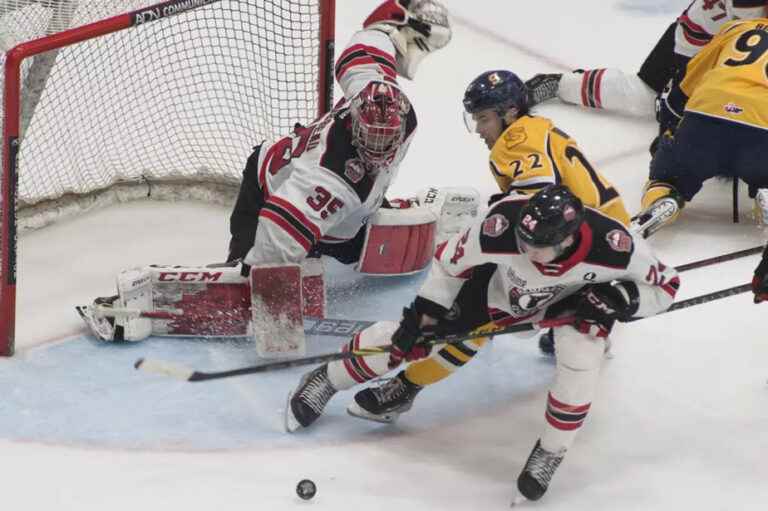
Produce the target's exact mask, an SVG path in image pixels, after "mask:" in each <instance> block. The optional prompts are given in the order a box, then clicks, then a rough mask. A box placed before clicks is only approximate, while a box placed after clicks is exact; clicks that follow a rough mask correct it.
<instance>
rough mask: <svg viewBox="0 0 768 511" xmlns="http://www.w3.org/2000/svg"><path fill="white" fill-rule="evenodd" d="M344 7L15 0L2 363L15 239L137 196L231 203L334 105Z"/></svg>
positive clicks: (201, 0) (11, 5)
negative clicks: (259, 152)
mask: <svg viewBox="0 0 768 511" xmlns="http://www.w3.org/2000/svg"><path fill="white" fill-rule="evenodd" d="M333 25H334V0H248V1H242V0H172V1H167V2H163V3H159V4H153V3H152V2H151V0H149V1H148V0H0V62H2V63H3V73H2V75H0V80H2V86H3V115H2V119H1V120H0V123H2V132H3V145H2V157H3V160H2V161H3V174H2V176H1V177H0V179H1V180H2V183H1V184H2V210H1V211H2V217H1V218H0V220H1V223H2V230H1V231H0V257H1V259H2V267H0V272H1V273H2V275H0V279H1V282H0V354H1V355H10V354H12V353H13V344H14V315H15V284H16V234H17V232H18V231H21V230H25V229H30V228H39V227H42V226H45V225H47V224H49V223H51V222H54V221H56V220H57V219H60V218H62V217H63V216H69V215H73V214H78V213H81V212H83V211H87V210H90V209H93V208H95V207H100V206H103V205H106V204H110V203H113V202H116V201H125V200H131V199H135V198H142V199H146V198H147V197H149V198H156V199H169V200H178V199H199V200H204V201H208V202H218V203H225V204H231V203H232V202H233V200H234V197H235V195H236V192H237V186H238V184H239V180H240V174H241V172H242V168H243V166H244V164H245V160H246V158H247V157H248V155H249V154H250V152H251V150H252V147H253V146H254V145H256V144H258V143H260V142H261V141H262V140H264V139H268V138H273V137H276V136H279V135H284V134H285V133H287V132H289V131H290V130H291V129H292V128H293V125H294V123H295V122H308V121H310V120H312V119H313V118H315V117H316V116H317V115H318V114H321V113H324V112H325V111H327V110H328V109H329V107H330V101H331V91H332V76H333V74H332V72H331V69H332V68H331V69H329V66H332V64H333V32H334V30H333Z"/></svg>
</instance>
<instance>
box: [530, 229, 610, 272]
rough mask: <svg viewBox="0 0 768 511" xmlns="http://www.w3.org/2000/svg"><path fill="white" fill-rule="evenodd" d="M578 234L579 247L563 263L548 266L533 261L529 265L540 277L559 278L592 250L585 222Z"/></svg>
mask: <svg viewBox="0 0 768 511" xmlns="http://www.w3.org/2000/svg"><path fill="white" fill-rule="evenodd" d="M579 233H581V236H580V239H579V246H578V248H576V250H575V251H574V252H573V254H571V255H570V256H569V257H568V258H567V259H566V260H565V261H563V262H561V263H549V264H541V263H537V262H534V261H531V263H533V265H534V266H535V267H536V269H537V270H539V272H540V273H541V274H542V275H547V276H559V275H562V274H563V273H565V272H567V271H568V270H570V269H571V268H573V267H574V266H576V265H577V264H579V263H580V262H582V261H584V259H586V257H587V255H588V254H589V251H590V249H591V248H592V228H591V227H590V226H589V224H588V223H587V222H582V223H581V227H579ZM590 264H594V263H590ZM598 266H600V265H598Z"/></svg>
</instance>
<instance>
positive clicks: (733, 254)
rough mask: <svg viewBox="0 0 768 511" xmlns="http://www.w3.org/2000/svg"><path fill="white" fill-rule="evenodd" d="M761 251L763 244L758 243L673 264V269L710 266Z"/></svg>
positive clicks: (681, 270)
mask: <svg viewBox="0 0 768 511" xmlns="http://www.w3.org/2000/svg"><path fill="white" fill-rule="evenodd" d="M762 251H763V246H762V245H760V246H758V247H752V248H747V249H744V250H737V251H736V252H730V253H728V254H723V255H719V256H714V257H708V258H707V259H701V260H700V261H693V262H690V263H685V264H681V265H680V266H675V269H676V270H677V271H678V272H684V271H688V270H694V269H696V268H703V267H705V266H710V265H712V264H718V263H724V262H726V261H733V260H734V259H739V258H742V257H747V256H751V255H755V254H759V253H761V252H762Z"/></svg>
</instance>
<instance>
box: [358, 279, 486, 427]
mask: <svg viewBox="0 0 768 511" xmlns="http://www.w3.org/2000/svg"><path fill="white" fill-rule="evenodd" d="M494 271H495V267H489V268H488V269H487V271H485V272H483V271H478V272H476V274H475V275H474V276H473V277H472V279H470V280H469V281H467V282H466V283H465V284H464V286H463V287H462V289H461V291H460V292H459V295H458V296H457V298H456V302H455V304H454V307H453V308H452V309H451V313H449V314H453V315H455V317H454V318H453V319H452V320H447V321H443V323H442V324H443V325H445V326H446V327H447V328H450V329H451V330H455V331H457V332H459V331H463V332H465V331H468V330H472V329H474V331H475V332H476V333H482V332H484V331H487V330H488V329H492V328H494V327H495V325H494V323H492V322H491V321H490V318H489V316H488V307H487V294H488V282H489V280H490V278H491V276H492V275H493V272H494ZM481 273H482V275H481ZM485 342H486V339H485V338H483V337H480V338H477V339H472V340H468V341H464V342H462V343H458V344H452V345H446V346H444V347H442V348H440V349H439V350H436V351H435V352H433V353H432V354H431V355H430V356H429V357H427V358H425V359H423V360H419V361H416V362H413V363H411V364H410V365H408V367H406V369H404V370H403V371H401V372H400V373H399V374H398V375H397V376H396V377H395V378H392V379H391V380H387V381H384V382H383V383H382V385H380V386H376V387H369V388H366V389H363V390H361V391H359V392H358V393H357V394H356V395H355V400H354V402H353V403H352V404H350V406H349V407H348V408H347V411H348V412H349V414H350V415H353V416H355V417H359V418H363V419H369V420H374V421H378V422H392V421H394V420H395V419H397V417H398V416H399V415H400V414H402V413H404V412H406V411H408V410H410V408H411V406H412V405H413V401H414V399H415V398H416V395H417V394H418V393H419V392H420V391H421V389H422V388H424V387H425V386H427V385H432V384H433V383H437V382H439V381H441V380H443V379H445V378H447V377H448V376H450V375H451V374H453V373H454V372H455V371H456V370H457V369H459V368H460V367H463V366H464V365H465V364H466V363H467V362H469V361H470V360H471V359H472V357H474V356H475V354H476V353H477V352H478V350H479V349H480V348H481V347H482V346H483V345H484V344H485Z"/></svg>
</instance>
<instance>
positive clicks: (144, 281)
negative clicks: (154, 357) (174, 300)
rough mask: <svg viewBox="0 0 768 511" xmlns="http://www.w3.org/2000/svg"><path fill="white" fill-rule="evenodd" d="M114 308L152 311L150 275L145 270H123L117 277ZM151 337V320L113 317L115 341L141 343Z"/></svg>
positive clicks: (136, 317) (137, 317)
mask: <svg viewBox="0 0 768 511" xmlns="http://www.w3.org/2000/svg"><path fill="white" fill-rule="evenodd" d="M117 294H118V298H117V300H116V301H115V302H114V306H115V307H122V308H126V309H136V310H143V311H153V310H154V306H153V303H152V275H151V272H150V271H149V270H148V269H147V268H133V269H130V270H123V271H121V272H120V273H119V274H118V275H117ZM150 335H152V320H150V319H148V318H142V317H139V316H117V317H115V339H116V340H119V339H121V338H122V340H125V341H141V340H144V339H146V338H147V337H149V336H150Z"/></svg>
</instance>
